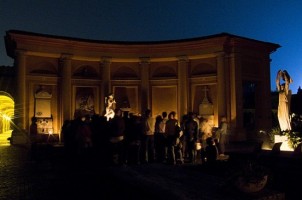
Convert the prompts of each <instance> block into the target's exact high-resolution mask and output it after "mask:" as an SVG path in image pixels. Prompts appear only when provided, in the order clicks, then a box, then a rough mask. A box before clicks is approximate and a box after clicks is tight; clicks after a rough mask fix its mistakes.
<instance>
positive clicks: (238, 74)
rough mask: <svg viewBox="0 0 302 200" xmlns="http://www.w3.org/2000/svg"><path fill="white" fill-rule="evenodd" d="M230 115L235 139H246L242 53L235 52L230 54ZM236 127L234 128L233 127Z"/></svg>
mask: <svg viewBox="0 0 302 200" xmlns="http://www.w3.org/2000/svg"><path fill="white" fill-rule="evenodd" d="M229 90H230V99H229V100H228V102H229V101H230V115H231V116H230V117H231V127H232V133H233V134H234V137H235V138H234V139H235V140H245V139H246V131H245V130H244V128H243V87H242V63H241V55H240V54H238V53H233V54H232V55H231V56H230V89H229ZM233 128H234V129H233Z"/></svg>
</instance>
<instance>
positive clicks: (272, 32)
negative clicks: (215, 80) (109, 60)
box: [0, 0, 302, 93]
mask: <svg viewBox="0 0 302 200" xmlns="http://www.w3.org/2000/svg"><path fill="white" fill-rule="evenodd" d="M301 19H302V1H301V0H288V1H285V0H251V1H250V0H186V1H184V0H144V1H142V0H141V1H139V0H127V1H122V0H63V1H62V0H43V1H38V0H0V34H1V37H2V36H4V35H5V32H6V31H7V30H10V29H17V30H23V31H30V32H36V33H42V34H51V35H59V36H68V37H76V38H84V39H95V40H111V41H161V40H173V39H185V38H194V37H202V36H207V35H213V34H218V33H222V32H227V33H230V34H234V35H239V36H243V37H248V38H252V39H256V40H260V41H265V42H272V43H276V44H279V45H281V48H279V49H278V50H277V51H276V52H274V53H273V54H271V59H272V62H271V83H272V84H271V88H272V90H273V91H274V90H275V88H276V87H275V78H276V74H277V71H278V70H279V69H283V70H284V69H285V70H287V71H288V72H289V74H290V75H291V76H292V79H293V80H294V82H293V83H292V84H291V85H290V88H291V89H292V92H293V93H296V92H297V89H298V87H299V86H302V23H301ZM12 63H13V62H12V59H10V58H9V57H8V56H7V55H6V52H5V46H4V40H3V37H2V39H1V40H0V65H12Z"/></svg>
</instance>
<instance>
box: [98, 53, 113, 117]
mask: <svg viewBox="0 0 302 200" xmlns="http://www.w3.org/2000/svg"><path fill="white" fill-rule="evenodd" d="M100 65H101V68H102V77H101V79H102V86H101V103H100V104H101V105H100V113H103V111H105V97H106V96H107V95H108V94H109V93H111V92H112V88H111V74H110V72H111V70H110V66H111V57H102V58H101V63H100Z"/></svg>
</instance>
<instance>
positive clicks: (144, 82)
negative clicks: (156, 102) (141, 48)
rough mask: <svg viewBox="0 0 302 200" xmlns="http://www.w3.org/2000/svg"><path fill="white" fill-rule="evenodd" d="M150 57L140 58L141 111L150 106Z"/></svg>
mask: <svg viewBox="0 0 302 200" xmlns="http://www.w3.org/2000/svg"><path fill="white" fill-rule="evenodd" d="M149 67H150V58H149V57H143V58H140V69H141V113H144V112H145V110H146V109H148V108H150V106H151V104H150V84H149Z"/></svg>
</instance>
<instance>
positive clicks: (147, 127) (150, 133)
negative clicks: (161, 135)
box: [143, 109, 155, 163]
mask: <svg viewBox="0 0 302 200" xmlns="http://www.w3.org/2000/svg"><path fill="white" fill-rule="evenodd" d="M151 114H152V113H151V110H149V109H147V110H146V111H145V116H144V117H143V128H144V139H143V152H144V161H143V162H145V163H148V162H153V161H155V146H154V131H155V119H154V118H153V117H152V115H151Z"/></svg>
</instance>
